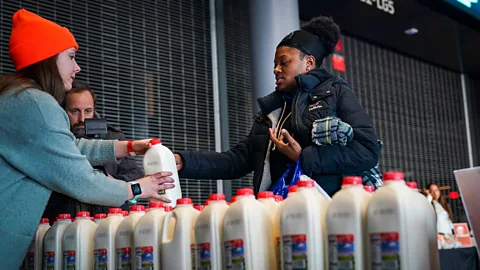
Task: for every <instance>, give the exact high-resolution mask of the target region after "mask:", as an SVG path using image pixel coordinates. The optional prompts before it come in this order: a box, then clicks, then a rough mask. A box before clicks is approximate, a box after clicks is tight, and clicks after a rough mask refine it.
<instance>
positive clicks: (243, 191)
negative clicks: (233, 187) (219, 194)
mask: <svg viewBox="0 0 480 270" xmlns="http://www.w3.org/2000/svg"><path fill="white" fill-rule="evenodd" d="M247 195H253V189H251V188H241V189H239V190H237V196H247Z"/></svg>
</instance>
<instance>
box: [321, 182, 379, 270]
mask: <svg viewBox="0 0 480 270" xmlns="http://www.w3.org/2000/svg"><path fill="white" fill-rule="evenodd" d="M370 198H371V195H370V194H369V193H368V192H367V191H365V190H364V188H363V184H362V178H361V177H357V176H349V177H345V178H343V184H342V189H341V190H340V191H338V192H337V193H336V194H335V195H334V196H333V198H332V201H331V202H330V205H329V206H328V209H327V234H328V263H329V269H345V270H349V269H352V270H353V269H356V270H366V269H368V266H367V260H366V257H367V254H368V253H367V251H366V249H367V241H368V238H367V237H366V230H367V222H366V221H367V220H366V219H367V205H368V202H369V200H370Z"/></svg>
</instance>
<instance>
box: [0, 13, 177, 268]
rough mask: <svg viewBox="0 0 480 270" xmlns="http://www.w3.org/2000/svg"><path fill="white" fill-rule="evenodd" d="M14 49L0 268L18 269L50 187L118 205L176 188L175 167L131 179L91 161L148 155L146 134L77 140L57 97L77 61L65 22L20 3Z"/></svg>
mask: <svg viewBox="0 0 480 270" xmlns="http://www.w3.org/2000/svg"><path fill="white" fill-rule="evenodd" d="M9 49H10V50H9V55H10V58H11V59H12V62H13V64H14V65H15V68H16V70H17V73H16V74H13V75H5V76H2V77H0V108H1V110H0V122H1V123H2V124H1V125H0V138H1V140H0V190H1V191H2V192H1V193H0V205H1V206H2V207H0V217H1V218H0V243H2V244H1V245H0V258H1V259H0V261H1V263H0V264H1V266H2V267H1V268H2V269H19V268H20V266H21V264H22V260H23V258H24V256H25V253H26V252H27V249H28V247H29V245H30V242H31V241H32V238H33V236H34V234H35V230H36V227H37V225H38V223H39V220H40V218H41V215H42V213H43V210H44V208H45V205H46V203H47V201H48V198H49V197H50V193H51V191H52V190H54V191H57V192H61V193H64V194H66V195H68V196H70V197H73V198H76V199H78V200H80V201H84V202H87V203H92V204H104V205H118V206H120V205H122V204H123V203H124V202H125V201H126V200H131V201H132V202H136V199H137V198H139V197H140V198H155V199H159V200H162V201H165V202H169V200H167V199H166V198H164V197H162V196H160V195H159V194H158V191H159V190H163V189H168V188H172V187H173V184H172V183H173V179H172V178H170V177H169V176H170V175H171V173H170V172H160V173H157V174H154V175H150V176H147V177H145V178H141V179H138V180H137V181H136V182H130V183H126V182H124V181H118V180H115V179H111V178H108V177H106V176H104V175H103V174H102V173H100V172H97V171H96V170H94V169H93V168H92V166H95V165H101V164H105V163H108V162H116V159H117V158H122V157H125V156H127V155H129V154H133V155H134V154H144V153H145V151H146V150H147V149H148V147H149V140H139V141H133V142H132V141H130V142H126V141H97V140H92V141H89V140H84V139H80V140H76V139H75V137H74V136H73V134H72V133H71V132H70V125H69V122H68V117H67V115H66V113H65V111H64V110H63V109H62V108H61V107H60V105H59V103H61V102H62V100H63V97H64V94H65V91H69V90H70V89H71V87H72V82H73V79H74V78H75V75H76V74H77V73H78V72H79V71H80V67H79V66H78V65H77V63H76V61H75V53H76V51H77V49H78V45H77V42H76V41H75V38H74V37H73V35H72V34H71V33H70V31H69V30H68V29H67V28H65V27H61V26H60V25H58V24H55V23H54V22H51V21H49V20H46V19H44V18H42V17H40V16H38V15H36V14H34V13H31V12H29V11H27V10H25V9H21V10H19V11H17V12H16V13H15V14H14V15H13V19H12V33H11V37H10V43H9ZM37 256H42V254H37ZM56 256H59V257H58V258H56V260H63V258H61V255H58V254H57V255H56ZM40 267H41V266H40ZM92 267H93V265H92ZM92 267H87V268H88V269H91V268H92ZM35 268H37V266H35Z"/></svg>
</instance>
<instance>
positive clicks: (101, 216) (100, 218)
mask: <svg viewBox="0 0 480 270" xmlns="http://www.w3.org/2000/svg"><path fill="white" fill-rule="evenodd" d="M106 218H107V214H104V213H99V214H95V215H94V216H93V222H95V224H97V225H99V224H100V222H102V221H103V220H105V219H106Z"/></svg>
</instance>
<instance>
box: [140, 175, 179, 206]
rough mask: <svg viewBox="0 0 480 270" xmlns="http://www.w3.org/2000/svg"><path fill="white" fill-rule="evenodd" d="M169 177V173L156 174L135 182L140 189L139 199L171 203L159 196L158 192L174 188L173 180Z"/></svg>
mask: <svg viewBox="0 0 480 270" xmlns="http://www.w3.org/2000/svg"><path fill="white" fill-rule="evenodd" d="M171 175H172V173H171V172H158V173H155V174H152V175H148V176H146V177H143V178H140V179H138V180H136V182H137V183H139V184H140V188H141V189H142V194H141V195H140V198H145V199H148V198H151V199H157V200H160V201H162V202H165V203H170V202H171V201H170V200H169V199H167V198H165V197H163V196H161V195H159V194H158V192H159V191H160V190H165V189H171V188H174V187H175V185H174V184H172V183H173V182H174V180H173V178H171V177H169V176H171Z"/></svg>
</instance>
